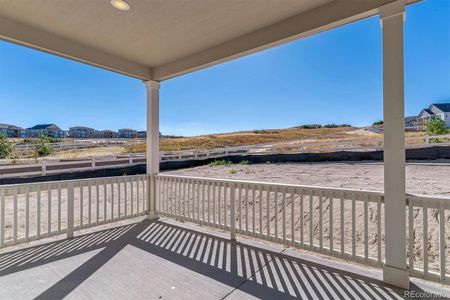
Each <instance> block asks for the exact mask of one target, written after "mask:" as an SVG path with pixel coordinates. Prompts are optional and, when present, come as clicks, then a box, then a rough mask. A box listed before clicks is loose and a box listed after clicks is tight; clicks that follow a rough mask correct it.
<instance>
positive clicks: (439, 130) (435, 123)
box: [427, 119, 448, 135]
mask: <svg viewBox="0 0 450 300" xmlns="http://www.w3.org/2000/svg"><path fill="white" fill-rule="evenodd" d="M447 133H448V128H447V127H446V125H445V122H444V121H443V120H441V119H432V120H430V121H428V122H427V134H428V135H443V134H447Z"/></svg>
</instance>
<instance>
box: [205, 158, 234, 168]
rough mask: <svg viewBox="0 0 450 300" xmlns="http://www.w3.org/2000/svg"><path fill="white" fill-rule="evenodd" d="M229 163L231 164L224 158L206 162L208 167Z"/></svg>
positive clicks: (228, 164) (227, 164)
mask: <svg viewBox="0 0 450 300" xmlns="http://www.w3.org/2000/svg"><path fill="white" fill-rule="evenodd" d="M231 165H233V163H232V162H231V161H229V160H225V159H222V160H215V161H212V162H210V163H209V164H208V166H209V167H215V166H231Z"/></svg>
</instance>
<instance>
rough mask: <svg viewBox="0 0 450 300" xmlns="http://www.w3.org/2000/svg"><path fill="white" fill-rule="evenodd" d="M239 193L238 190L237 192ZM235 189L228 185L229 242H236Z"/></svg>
mask: <svg viewBox="0 0 450 300" xmlns="http://www.w3.org/2000/svg"><path fill="white" fill-rule="evenodd" d="M239 192H240V190H239ZM235 196H236V189H235V184H234V183H233V184H231V185H230V227H231V228H230V233H231V240H234V241H235V240H236V216H235V211H236V203H235Z"/></svg>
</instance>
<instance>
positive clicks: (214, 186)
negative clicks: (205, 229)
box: [212, 182, 217, 226]
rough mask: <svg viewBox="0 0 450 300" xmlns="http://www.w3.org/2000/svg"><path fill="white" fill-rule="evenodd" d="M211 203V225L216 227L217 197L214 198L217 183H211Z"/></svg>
mask: <svg viewBox="0 0 450 300" xmlns="http://www.w3.org/2000/svg"><path fill="white" fill-rule="evenodd" d="M212 189H213V190H212V195H213V197H212V201H213V224H214V226H217V223H216V201H217V197H216V192H217V183H216V182H213V186H212Z"/></svg>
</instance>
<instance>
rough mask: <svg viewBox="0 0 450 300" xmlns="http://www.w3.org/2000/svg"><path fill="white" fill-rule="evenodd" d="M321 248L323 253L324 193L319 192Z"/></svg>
mask: <svg viewBox="0 0 450 300" xmlns="http://www.w3.org/2000/svg"><path fill="white" fill-rule="evenodd" d="M318 197H319V248H320V252H322V253H323V207H322V206H323V205H322V204H323V203H322V202H323V192H322V191H321V192H319V195H318Z"/></svg>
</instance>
